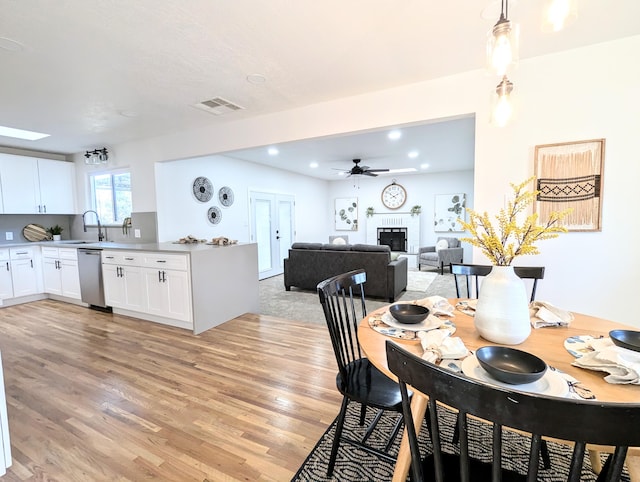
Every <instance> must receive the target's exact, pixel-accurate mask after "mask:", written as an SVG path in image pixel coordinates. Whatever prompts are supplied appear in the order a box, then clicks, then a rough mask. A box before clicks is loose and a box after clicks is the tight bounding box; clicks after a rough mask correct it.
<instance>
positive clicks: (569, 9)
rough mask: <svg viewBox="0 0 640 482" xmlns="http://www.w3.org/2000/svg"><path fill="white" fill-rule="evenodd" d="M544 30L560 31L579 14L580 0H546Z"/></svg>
mask: <svg viewBox="0 0 640 482" xmlns="http://www.w3.org/2000/svg"><path fill="white" fill-rule="evenodd" d="M543 12H544V14H543V16H544V18H543V23H542V30H543V31H546V32H549V31H553V32H558V31H559V30H562V29H563V28H564V27H566V25H567V24H568V23H569V22H570V21H571V20H573V19H575V18H576V17H577V16H578V0H546V1H545V5H544V10H543Z"/></svg>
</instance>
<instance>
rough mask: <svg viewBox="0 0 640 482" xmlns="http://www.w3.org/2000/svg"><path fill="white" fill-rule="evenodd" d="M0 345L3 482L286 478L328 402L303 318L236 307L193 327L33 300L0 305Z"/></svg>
mask: <svg viewBox="0 0 640 482" xmlns="http://www.w3.org/2000/svg"><path fill="white" fill-rule="evenodd" d="M318 309H320V306H319V305H318ZM0 350H2V360H3V365H4V376H5V389H6V396H7V408H8V412H9V430H10V433H11V450H12V455H13V466H12V467H11V468H9V470H8V473H7V475H6V476H5V477H3V478H2V481H3V482H6V481H23V480H38V481H42V480H47V481H51V480H57V481H83V482H85V481H99V480H136V481H139V480H145V479H155V480H163V481H165V480H166V481H174V480H175V481H190V480H194V481H195V480H197V481H233V480H243V481H255V480H277V481H285V480H290V479H291V477H292V476H293V475H294V473H295V472H296V470H297V469H298V467H299V466H300V464H301V463H302V462H303V461H304V459H305V457H306V456H307V454H308V453H309V452H310V451H311V449H312V448H313V447H314V445H315V443H316V442H317V440H318V439H319V438H320V436H321V435H322V433H323V432H324V431H325V430H326V428H327V427H328V426H329V424H330V423H331V421H332V420H333V419H334V418H335V416H336V415H337V413H338V410H339V406H340V400H341V397H340V396H339V394H338V392H337V391H336V388H335V375H336V364H335V359H334V358H333V353H332V351H331V345H330V341H329V337H328V334H327V332H326V326H325V325H321V324H317V323H315V324H313V323H298V322H291V321H287V320H280V319H277V318H273V317H265V316H262V317H260V316H257V315H245V316H242V317H240V318H237V319H235V320H232V321H229V322H227V323H225V324H223V325H221V326H219V327H216V328H214V329H212V330H209V331H207V332H205V333H203V334H201V335H198V336H194V335H192V334H190V333H189V332H187V331H185V330H181V329H178V328H172V327H166V326H162V325H158V324H155V323H151V322H146V321H141V320H136V319H132V318H127V317H124V316H117V315H111V314H105V313H101V312H97V311H94V310H89V309H87V308H83V307H78V306H74V305H69V304H66V303H60V302H56V301H52V300H45V301H38V302H35V303H29V304H24V305H20V306H13V307H8V308H3V309H1V310H0Z"/></svg>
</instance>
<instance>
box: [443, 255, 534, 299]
mask: <svg viewBox="0 0 640 482" xmlns="http://www.w3.org/2000/svg"><path fill="white" fill-rule="evenodd" d="M491 269H492V266H488V265H484V264H452V265H451V273H452V274H453V279H454V283H455V285H456V298H461V297H462V296H460V293H461V290H460V285H459V279H458V277H459V276H464V281H465V285H466V288H467V291H466V293H467V298H477V297H478V295H479V294H480V284H479V281H478V278H479V277H481V276H487V275H488V274H489V273H490V272H491ZM513 271H514V272H515V273H516V274H517V275H518V276H519V277H520V278H522V279H531V280H533V284H532V286H531V297H530V299H529V301H534V300H535V299H536V289H537V287H538V280H540V279H543V278H544V266H514V267H513Z"/></svg>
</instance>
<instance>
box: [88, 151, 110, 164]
mask: <svg viewBox="0 0 640 482" xmlns="http://www.w3.org/2000/svg"><path fill="white" fill-rule="evenodd" d="M84 157H85V160H84V163H85V164H88V165H90V166H97V165H99V164H106V163H107V161H108V160H109V153H108V152H107V148H106V147H103V148H102V149H94V150H93V151H86V152H85V154H84Z"/></svg>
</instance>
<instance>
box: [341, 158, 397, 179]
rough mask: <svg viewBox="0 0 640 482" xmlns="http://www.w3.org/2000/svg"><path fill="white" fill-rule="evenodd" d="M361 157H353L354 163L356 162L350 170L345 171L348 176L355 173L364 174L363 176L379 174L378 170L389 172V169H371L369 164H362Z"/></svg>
mask: <svg viewBox="0 0 640 482" xmlns="http://www.w3.org/2000/svg"><path fill="white" fill-rule="evenodd" d="M360 161H361V159H353V163H354V164H355V165H354V166H353V167H352V168H351V169H350V170H349V171H344V172H345V173H346V174H347V177H349V176H354V175H362V176H374V177H375V176H377V174H376V172H388V171H389V169H369V166H361V165H360Z"/></svg>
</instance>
